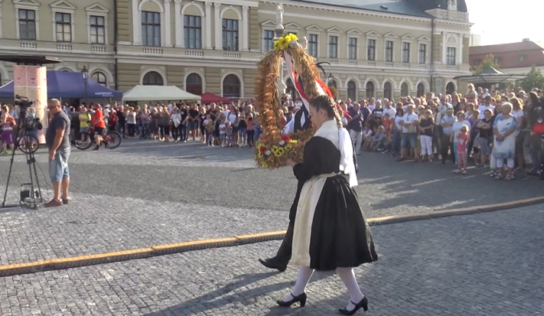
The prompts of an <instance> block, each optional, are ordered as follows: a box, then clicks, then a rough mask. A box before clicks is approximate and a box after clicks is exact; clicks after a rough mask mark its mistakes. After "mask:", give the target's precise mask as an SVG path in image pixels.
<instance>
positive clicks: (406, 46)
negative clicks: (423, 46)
mask: <svg viewBox="0 0 544 316" xmlns="http://www.w3.org/2000/svg"><path fill="white" fill-rule="evenodd" d="M410 46H411V45H410V43H406V42H404V43H402V62H403V63H405V64H408V63H410Z"/></svg>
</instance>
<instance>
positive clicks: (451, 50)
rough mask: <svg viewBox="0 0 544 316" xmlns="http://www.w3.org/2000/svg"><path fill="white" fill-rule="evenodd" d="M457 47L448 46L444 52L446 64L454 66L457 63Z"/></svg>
mask: <svg viewBox="0 0 544 316" xmlns="http://www.w3.org/2000/svg"><path fill="white" fill-rule="evenodd" d="M456 59H457V49H456V48H455V47H448V49H447V54H446V63H447V65H448V66H455V65H456V64H457V62H456Z"/></svg>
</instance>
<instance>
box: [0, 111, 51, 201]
mask: <svg viewBox="0 0 544 316" xmlns="http://www.w3.org/2000/svg"><path fill="white" fill-rule="evenodd" d="M26 108H27V107H25V106H21V110H20V113H19V119H18V121H17V126H15V129H20V130H22V131H23V134H22V139H23V141H25V142H27V141H30V140H31V139H32V137H31V135H30V133H29V129H28V128H27V124H26V121H25V119H26ZM6 115H7V113H6ZM17 134H18V133H17ZM17 136H18V135H17ZM18 139H19V138H18V137H15V141H14V142H13V153H12V154H11V160H10V164H9V172H8V177H7V181H6V190H5V191H4V200H3V201H2V205H1V206H0V209H3V208H13V207H19V206H23V205H26V206H28V207H30V208H32V209H37V208H38V203H41V202H43V196H42V190H41V188H40V181H39V180H38V172H37V169H36V158H35V157H34V151H33V150H24V151H23V152H24V154H25V158H26V163H27V165H28V171H29V174H30V182H28V183H22V184H21V191H20V200H19V204H10V205H8V204H6V199H7V196H8V190H9V182H10V179H11V172H12V170H13V162H14V161H15V149H16V146H18V144H17V140H18Z"/></svg>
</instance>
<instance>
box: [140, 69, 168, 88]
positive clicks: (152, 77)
mask: <svg viewBox="0 0 544 316" xmlns="http://www.w3.org/2000/svg"><path fill="white" fill-rule="evenodd" d="M142 84H143V85H144V86H163V85H164V80H163V79H162V76H161V74H160V73H158V72H156V71H150V72H148V73H146V74H145V75H144V80H142Z"/></svg>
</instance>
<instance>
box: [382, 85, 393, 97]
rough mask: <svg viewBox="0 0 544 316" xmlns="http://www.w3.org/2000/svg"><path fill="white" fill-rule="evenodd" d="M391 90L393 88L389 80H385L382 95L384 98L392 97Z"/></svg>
mask: <svg viewBox="0 0 544 316" xmlns="http://www.w3.org/2000/svg"><path fill="white" fill-rule="evenodd" d="M391 90H393V89H392V88H391V82H386V83H384V84H383V97H384V98H386V99H389V100H391V99H392V98H391V97H392V94H391V92H392V91H391Z"/></svg>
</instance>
